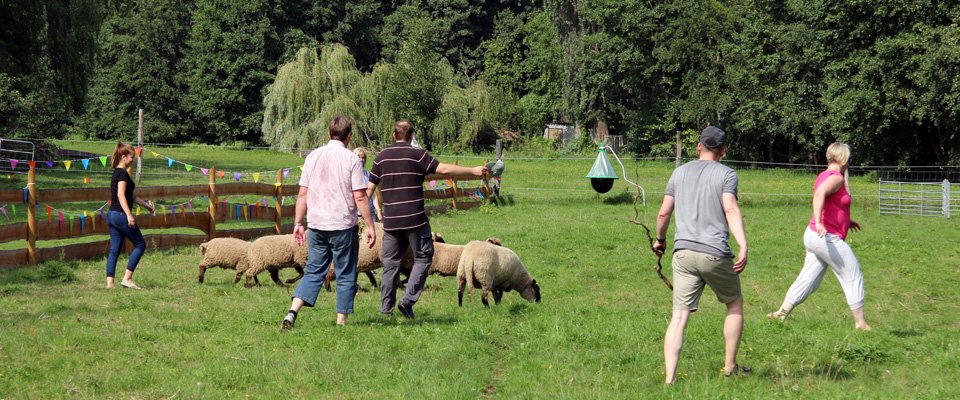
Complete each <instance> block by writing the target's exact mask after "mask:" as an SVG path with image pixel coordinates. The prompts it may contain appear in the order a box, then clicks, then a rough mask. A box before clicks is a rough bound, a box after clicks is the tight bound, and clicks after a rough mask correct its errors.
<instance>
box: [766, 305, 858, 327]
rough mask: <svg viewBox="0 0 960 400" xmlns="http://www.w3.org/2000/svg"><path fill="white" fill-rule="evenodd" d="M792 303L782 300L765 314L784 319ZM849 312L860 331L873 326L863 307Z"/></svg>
mask: <svg viewBox="0 0 960 400" xmlns="http://www.w3.org/2000/svg"><path fill="white" fill-rule="evenodd" d="M793 307H794V305H793V304H790V302H789V301H786V300H784V301H783V304H782V305H780V309H778V310H777V311H774V312H772V313H770V314H767V317H768V318H770V319H779V320H780V321H786V319H787V317H788V316H790V313H791V312H792V311H793ZM850 313H851V314H852V315H853V327H854V328H856V329H859V330H862V331H869V330H871V329H873V328H871V327H870V324H868V323H867V318H866V316H865V315H864V312H863V307H857V308H854V309H851V310H850Z"/></svg>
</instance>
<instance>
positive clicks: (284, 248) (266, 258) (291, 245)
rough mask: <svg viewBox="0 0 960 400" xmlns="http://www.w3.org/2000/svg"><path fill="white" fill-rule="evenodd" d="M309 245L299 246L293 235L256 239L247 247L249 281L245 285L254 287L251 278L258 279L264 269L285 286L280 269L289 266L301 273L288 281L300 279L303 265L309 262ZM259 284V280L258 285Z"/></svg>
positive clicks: (275, 280)
mask: <svg viewBox="0 0 960 400" xmlns="http://www.w3.org/2000/svg"><path fill="white" fill-rule="evenodd" d="M307 247H308V246H307V245H306V244H304V245H302V246H298V245H297V242H296V241H294V240H293V235H269V236H263V237H261V238H259V239H257V240H254V241H253V243H251V244H250V247H249V248H248V249H247V265H248V267H247V269H246V276H247V281H246V284H245V285H244V286H246V287H248V288H249V287H252V286H253V285H252V284H250V279H254V280H256V278H257V275H258V274H260V273H261V272H263V271H264V270H266V271H269V272H270V278H271V279H273V282H275V283H276V284H277V285H279V286H284V284H283V283H282V282H280V274H279V270H280V269H281V268H288V267H293V268H294V269H295V270H296V271H297V273H298V274H299V275H297V276H296V277H295V278H293V279H289V280H287V283H288V284H290V283H294V282H296V281H298V280H300V278H302V277H303V267H304V266H305V265H306V264H307ZM259 285H260V284H259V282H257V286H259Z"/></svg>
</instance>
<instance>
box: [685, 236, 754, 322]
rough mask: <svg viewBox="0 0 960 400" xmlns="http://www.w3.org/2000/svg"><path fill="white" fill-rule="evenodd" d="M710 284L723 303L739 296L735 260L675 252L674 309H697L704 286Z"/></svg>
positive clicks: (686, 251)
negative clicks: (734, 266) (734, 269)
mask: <svg viewBox="0 0 960 400" xmlns="http://www.w3.org/2000/svg"><path fill="white" fill-rule="evenodd" d="M705 284H706V285H710V288H711V289H713V292H714V293H715V294H716V295H717V300H719V301H720V302H721V303H724V304H726V303H729V302H731V301H734V300H736V299H737V298H739V297H740V275H737V273H736V272H734V271H733V259H730V258H721V257H717V256H712V255H709V254H705V253H698V252H695V251H690V250H678V251H676V252H675V253H673V309H674V310H689V311H696V310H697V308H698V305H699V304H700V295H701V294H703V287H704V285H705Z"/></svg>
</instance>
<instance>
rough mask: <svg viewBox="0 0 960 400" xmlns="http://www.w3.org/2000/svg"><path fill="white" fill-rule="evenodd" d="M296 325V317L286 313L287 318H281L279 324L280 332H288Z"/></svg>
mask: <svg viewBox="0 0 960 400" xmlns="http://www.w3.org/2000/svg"><path fill="white" fill-rule="evenodd" d="M296 323H297V316H296V315H293V313H287V316H285V317H283V322H281V323H280V330H283V331H289V330H291V329H293V325H294V324H296Z"/></svg>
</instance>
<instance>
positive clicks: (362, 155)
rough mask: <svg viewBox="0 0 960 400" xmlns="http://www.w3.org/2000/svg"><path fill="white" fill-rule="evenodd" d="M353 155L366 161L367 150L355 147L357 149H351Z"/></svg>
mask: <svg viewBox="0 0 960 400" xmlns="http://www.w3.org/2000/svg"><path fill="white" fill-rule="evenodd" d="M353 154H356V155H357V157H360V158H363V159H366V158H367V150H366V149H364V148H363V147H357V148H355V149H353Z"/></svg>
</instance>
